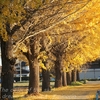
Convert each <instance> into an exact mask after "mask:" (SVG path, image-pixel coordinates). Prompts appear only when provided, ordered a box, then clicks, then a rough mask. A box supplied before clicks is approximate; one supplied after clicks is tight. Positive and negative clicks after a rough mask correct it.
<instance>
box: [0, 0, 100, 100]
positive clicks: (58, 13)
mask: <svg viewBox="0 0 100 100" xmlns="http://www.w3.org/2000/svg"><path fill="white" fill-rule="evenodd" d="M97 1H98V0H97ZM95 3H96V0H94V1H93V0H92V1H91V0H82V1H80V0H71V1H70V0H67V1H66V0H62V1H59V0H17V1H13V0H12V1H11V0H7V1H6V0H2V1H0V5H1V6H0V19H1V21H0V34H1V37H2V39H1V48H2V49H1V52H2V66H3V67H2V85H1V86H2V88H1V98H10V99H9V100H11V98H12V95H13V94H12V91H11V90H12V89H13V65H14V63H15V59H16V58H15V56H14V54H13V52H16V51H17V50H18V48H19V47H20V45H21V44H22V42H24V44H25V40H27V39H29V38H30V37H32V36H36V35H38V34H40V33H43V32H46V31H48V30H50V29H52V30H53V27H54V26H55V25H57V24H59V25H60V24H61V22H62V21H64V20H65V19H66V20H65V21H64V22H65V24H66V23H68V22H70V23H71V21H72V22H73V20H76V24H74V25H75V26H76V25H77V26H78V27H77V28H78V29H79V30H78V29H77V31H80V30H81V29H82V30H84V27H83V26H81V24H79V22H77V20H78V18H79V17H80V16H82V17H83V15H85V13H86V14H88V12H91V11H92V10H94V11H95V10H96V7H99V1H98V2H97V3H96V4H95ZM94 4H95V6H93V5H94ZM89 7H93V9H92V10H90V11H89V10H86V9H89ZM95 14H96V15H97V14H99V12H97V13H95ZM96 15H95V16H96ZM89 16H90V14H89ZM93 17H94V16H91V18H92V19H93ZM83 18H84V19H88V18H86V17H83ZM91 18H90V19H91ZM96 18H97V17H96ZM80 20H81V19H80ZM97 20H99V19H97ZM81 21H82V20H81ZM84 22H86V23H85V26H86V25H87V28H90V27H88V24H87V22H88V20H85V21H84ZM90 22H91V21H90ZM94 22H95V20H94ZM82 23H83V22H82ZM89 25H90V26H91V25H92V23H90V24H89ZM93 25H94V24H93ZM93 25H92V26H93ZM70 26H71V24H70ZM96 27H97V26H96ZM82 30H81V31H82ZM69 31H70V32H71V31H72V29H70V30H69ZM69 31H68V32H69ZM51 32H52V31H51ZM37 40H38V39H37ZM29 41H30V43H29V45H30V50H26V52H27V51H31V52H30V54H32V55H34V52H33V51H34V50H32V48H33V49H34V47H35V46H36V44H34V45H32V44H31V43H32V42H35V43H36V41H35V40H34V38H31V39H30V40H29ZM36 55H37V54H36ZM35 57H36V58H34V56H33V58H32V59H35V60H34V62H36V63H37V56H35ZM32 59H31V60H32ZM36 63H34V64H35V65H36ZM31 64H32V63H31ZM31 64H30V65H31ZM34 64H33V65H34ZM37 65H38V64H37ZM34 68H35V67H34ZM36 68H38V67H36ZM33 72H34V71H33ZM7 80H8V81H7ZM30 84H31V83H30ZM33 85H34V84H33ZM37 87H38V86H37ZM32 88H33V87H32ZM5 89H8V91H4V90H5ZM33 90H34V88H33ZM33 90H31V92H33ZM37 92H38V90H37ZM4 95H6V97H4ZM9 95H10V97H8V96H9Z"/></svg>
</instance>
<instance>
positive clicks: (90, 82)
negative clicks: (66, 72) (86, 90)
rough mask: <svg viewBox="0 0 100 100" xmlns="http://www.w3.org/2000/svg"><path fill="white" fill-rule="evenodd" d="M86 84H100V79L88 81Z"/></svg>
mask: <svg viewBox="0 0 100 100" xmlns="http://www.w3.org/2000/svg"><path fill="white" fill-rule="evenodd" d="M86 84H100V81H87V82H86Z"/></svg>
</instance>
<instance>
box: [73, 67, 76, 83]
mask: <svg viewBox="0 0 100 100" xmlns="http://www.w3.org/2000/svg"><path fill="white" fill-rule="evenodd" d="M76 74H77V73H76V68H74V70H72V82H76V80H77V79H76V78H77V77H76V76H77V75H76Z"/></svg>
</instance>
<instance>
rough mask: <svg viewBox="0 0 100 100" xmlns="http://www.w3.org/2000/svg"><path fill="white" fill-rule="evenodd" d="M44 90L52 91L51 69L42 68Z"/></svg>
mask: <svg viewBox="0 0 100 100" xmlns="http://www.w3.org/2000/svg"><path fill="white" fill-rule="evenodd" d="M42 78H43V80H42V91H50V90H51V88H50V71H49V70H48V69H47V70H45V69H42Z"/></svg>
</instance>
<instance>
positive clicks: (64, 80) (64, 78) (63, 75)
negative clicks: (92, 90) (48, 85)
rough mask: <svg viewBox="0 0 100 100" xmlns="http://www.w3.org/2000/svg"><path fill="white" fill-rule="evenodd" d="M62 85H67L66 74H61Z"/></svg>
mask: <svg viewBox="0 0 100 100" xmlns="http://www.w3.org/2000/svg"><path fill="white" fill-rule="evenodd" d="M62 85H63V86H66V85H67V80H66V72H65V71H63V72H62Z"/></svg>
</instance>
